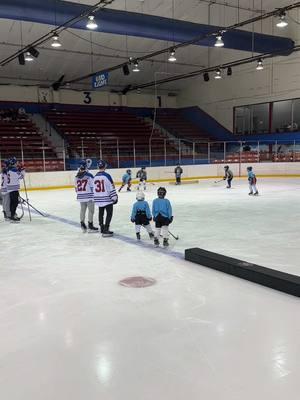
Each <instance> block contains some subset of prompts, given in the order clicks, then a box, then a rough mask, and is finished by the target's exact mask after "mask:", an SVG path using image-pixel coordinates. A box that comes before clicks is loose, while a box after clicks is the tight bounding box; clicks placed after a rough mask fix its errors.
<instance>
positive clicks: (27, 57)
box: [25, 51, 33, 62]
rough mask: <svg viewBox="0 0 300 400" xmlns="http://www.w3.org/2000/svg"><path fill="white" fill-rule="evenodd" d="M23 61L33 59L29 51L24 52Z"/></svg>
mask: <svg viewBox="0 0 300 400" xmlns="http://www.w3.org/2000/svg"><path fill="white" fill-rule="evenodd" d="M25 61H29V62H30V61H33V57H32V55H31V54H30V53H29V51H27V52H26V54H25Z"/></svg>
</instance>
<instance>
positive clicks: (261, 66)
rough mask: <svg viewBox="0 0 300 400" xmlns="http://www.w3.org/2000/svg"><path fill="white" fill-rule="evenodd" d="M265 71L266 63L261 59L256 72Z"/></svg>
mask: <svg viewBox="0 0 300 400" xmlns="http://www.w3.org/2000/svg"><path fill="white" fill-rule="evenodd" d="M263 69H264V63H263V60H262V59H261V58H260V59H259V60H258V61H257V66H256V71H262V70H263Z"/></svg>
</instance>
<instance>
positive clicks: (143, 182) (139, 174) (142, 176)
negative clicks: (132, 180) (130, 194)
mask: <svg viewBox="0 0 300 400" xmlns="http://www.w3.org/2000/svg"><path fill="white" fill-rule="evenodd" d="M136 177H137V178H138V179H139V180H140V183H139V186H138V190H142V187H143V190H146V182H147V172H146V167H142V168H141V169H140V170H139V171H138V172H137V174H136Z"/></svg>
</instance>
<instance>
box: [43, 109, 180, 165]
mask: <svg viewBox="0 0 300 400" xmlns="http://www.w3.org/2000/svg"><path fill="white" fill-rule="evenodd" d="M44 117H45V118H46V119H47V121H48V122H50V123H51V125H52V126H54V127H55V129H56V130H57V132H58V133H60V134H61V135H62V136H63V137H64V138H65V140H66V143H67V150H68V156H69V157H70V158H76V157H77V158H78V157H90V158H99V157H103V158H105V159H108V160H109V163H110V165H111V166H113V167H117V166H118V163H120V162H121V163H123V164H124V163H126V160H128V161H131V162H132V160H133V156H134V154H133V153H134V152H135V158H136V161H139V160H148V159H149V139H150V137H151V133H152V129H151V127H150V126H149V125H148V124H147V123H146V122H144V120H143V118H139V117H137V116H135V115H133V114H129V113H127V112H126V111H124V110H117V109H116V110H114V109H111V108H105V107H104V108H99V109H98V110H97V111H85V112H84V111H76V110H75V111H71V110H68V111H48V112H46V113H45V114H44ZM152 137H153V141H152V144H151V151H152V154H151V157H152V160H153V161H154V160H155V159H160V160H161V159H162V158H163V157H164V139H165V136H164V134H162V133H161V132H160V131H159V130H155V131H154V132H153V135H152ZM134 148H135V150H134ZM167 151H168V154H172V151H173V152H174V149H172V146H171V145H170V144H168V148H167ZM124 165H125V164H124Z"/></svg>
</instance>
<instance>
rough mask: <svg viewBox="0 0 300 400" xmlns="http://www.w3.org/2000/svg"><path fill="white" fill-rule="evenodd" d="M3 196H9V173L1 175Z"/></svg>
mask: <svg viewBox="0 0 300 400" xmlns="http://www.w3.org/2000/svg"><path fill="white" fill-rule="evenodd" d="M1 194H2V195H5V194H7V172H2V173H1Z"/></svg>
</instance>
